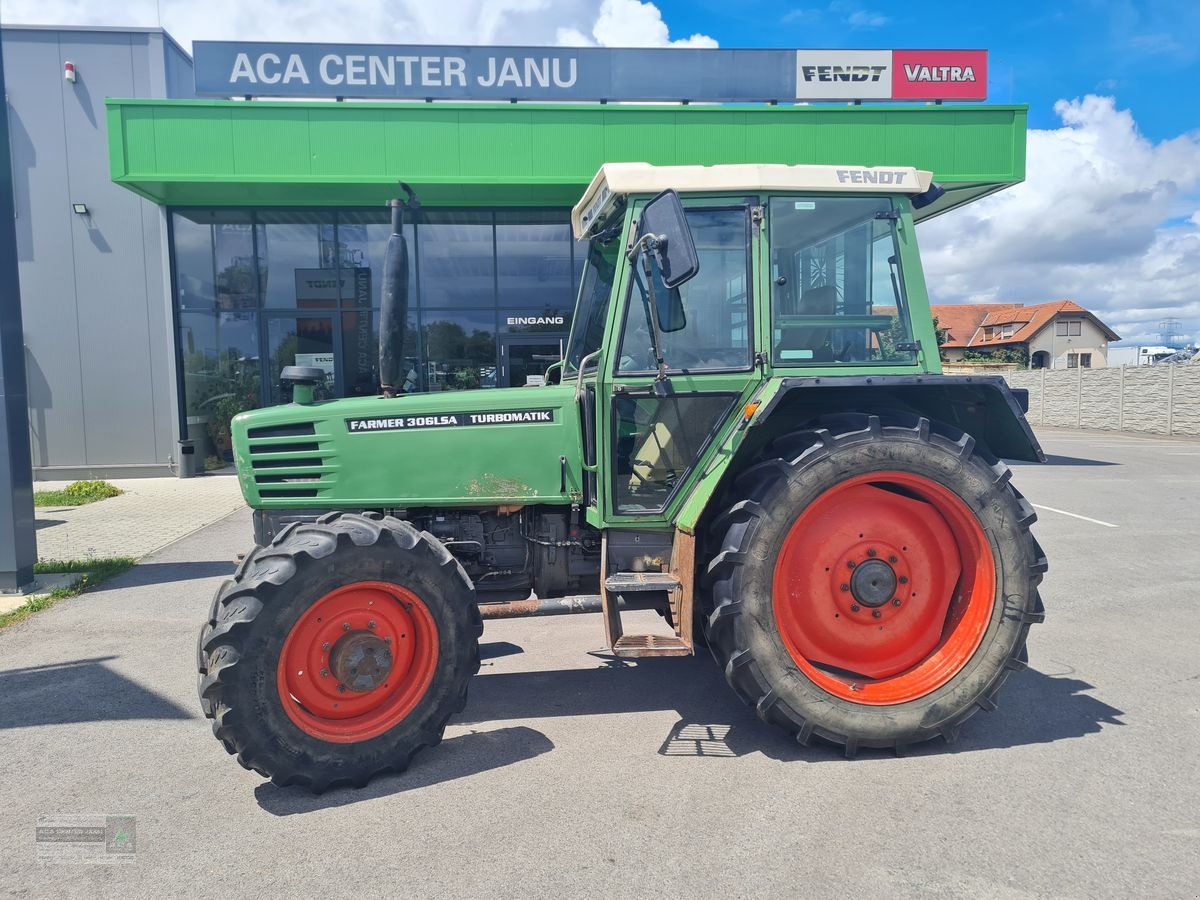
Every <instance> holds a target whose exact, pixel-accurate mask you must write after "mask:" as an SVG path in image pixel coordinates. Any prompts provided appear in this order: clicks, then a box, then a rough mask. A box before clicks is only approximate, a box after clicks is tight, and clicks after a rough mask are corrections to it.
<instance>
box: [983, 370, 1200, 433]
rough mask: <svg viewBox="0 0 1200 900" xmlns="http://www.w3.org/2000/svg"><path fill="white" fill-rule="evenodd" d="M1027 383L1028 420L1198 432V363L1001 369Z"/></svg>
mask: <svg viewBox="0 0 1200 900" xmlns="http://www.w3.org/2000/svg"><path fill="white" fill-rule="evenodd" d="M1005 378H1006V379H1007V380H1008V383H1009V385H1011V386H1012V387H1015V388H1028V389H1029V422H1030V424H1032V425H1033V426H1034V427H1037V426H1038V425H1049V426H1057V427H1059V428H1094V429H1098V430H1102V431H1136V432H1142V433H1144V434H1167V435H1183V436H1191V437H1200V365H1185V366H1121V367H1119V368H1108V369H1035V370H1033V371H1024V372H1011V373H1008V374H1006V375H1005Z"/></svg>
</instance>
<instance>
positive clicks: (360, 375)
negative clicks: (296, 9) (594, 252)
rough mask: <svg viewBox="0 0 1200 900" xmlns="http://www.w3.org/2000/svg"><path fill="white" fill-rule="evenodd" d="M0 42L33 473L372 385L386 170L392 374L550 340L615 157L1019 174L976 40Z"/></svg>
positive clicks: (158, 469)
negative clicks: (816, 47)
mask: <svg viewBox="0 0 1200 900" xmlns="http://www.w3.org/2000/svg"><path fill="white" fill-rule="evenodd" d="M2 39H3V55H4V72H5V77H6V81H7V90H8V98H7V99H8V108H7V113H8V117H9V127H10V134H11V142H12V150H13V179H14V191H15V197H16V203H17V234H18V255H19V268H20V278H21V291H22V312H23V317H24V327H25V336H26V340H25V344H26V368H27V374H28V379H29V406H30V410H29V412H30V427H31V432H32V443H33V460H34V466H35V471H36V473H37V475H38V477H42V478H62V477H72V478H73V477H80V476H83V475H99V476H111V475H120V474H166V473H168V472H171V471H176V470H177V468H178V464H179V459H180V449H181V446H188V445H187V444H183V443H181V442H191V445H190V446H191V447H193V448H194V449H195V454H194V455H195V456H197V457H198V458H200V459H207V460H208V461H209V464H210V465H218V464H220V462H221V461H223V460H224V459H225V458H227V453H228V450H229V444H228V422H229V419H230V418H231V417H232V416H233V415H235V414H236V413H237V412H239V411H241V410H244V409H249V408H252V407H256V406H262V405H267V404H272V403H280V402H286V401H287V400H288V399H289V398H288V396H287V395H286V394H285V392H284V390H283V388H282V387H281V385H280V382H279V374H280V370H281V369H282V367H284V366H287V365H295V364H300V365H311V366H318V367H320V368H323V369H324V370H325V371H326V374H327V383H326V386H325V388H324V391H325V395H326V396H351V395H357V394H372V393H375V392H376V391H377V388H378V380H377V359H376V357H377V344H378V334H377V327H378V308H379V303H380V286H381V281H382V267H383V258H384V250H385V247H386V244H387V239H388V235H389V233H390V225H389V224H388V222H389V219H388V214H387V211H386V209H385V206H384V204H385V203H386V201H387V200H388V199H389V198H391V197H395V196H398V195H399V193H400V191H399V188H398V186H397V182H400V181H403V182H406V183H407V184H408V185H410V186H411V187H412V189H413V190H414V191H415V192H416V194H417V196H418V197H419V200H420V204H421V206H420V209H419V210H418V211H416V212H415V213H414V214H412V215H410V216H409V221H408V223H407V224H406V229H407V236H408V245H409V250H410V266H409V276H410V303H409V322H408V328H407V332H406V335H407V337H406V346H405V348H404V356H405V358H406V360H407V365H406V368H407V380H406V384H405V390H408V391H442V390H461V389H467V388H476V387H495V386H510V385H511V386H516V385H524V384H530V383H536V381H537V379H538V377H539V375H540V373H541V372H542V371H543V370H544V369H545V367H546V365H547V364H548V363H550V362H551V361H553V360H556V359H558V357H559V353H560V352H561V347H562V344H563V342H564V341H565V339H566V336H567V332H568V330H569V328H570V324H571V310H572V307H573V305H574V300H575V289H576V283H577V280H578V276H579V273H580V271H581V268H582V264H583V257H584V253H585V250H586V248H585V247H584V246H583V245H580V244H577V243H576V242H575V241H573V240H572V237H571V231H570V226H569V210H570V207H571V206H572V205H573V204H574V203H575V201H576V200H578V198H579V197H580V195H581V194H582V192H583V189H584V188H585V187H586V185H587V184H588V182H589V181H590V180H591V178H592V177H593V175H594V174H595V173H596V170H597V169H598V167H599V166H600V164H601V163H603V162H613V161H627V160H629V161H645V162H650V163H656V164H664V165H668V164H717V163H738V162H767V163H791V164H795V163H828V164H833V163H852V164H855V165H866V166H878V165H898V166H899V165H904V166H916V167H918V168H922V169H929V170H932V171H933V172H934V177H935V180H936V181H937V182H938V183H939V184H941V185H942V186H943V187H944V188H945V189H946V194H945V196H944V197H943V198H942V199H941V200H939V201H937V203H935V204H934V205H933V206H931V207H928V208H926V209H924V210H921V211H920V215H921V217H928V216H930V215H936V214H937V213H940V212H943V211H945V210H946V209H950V208H952V207H954V206H957V205H961V204H963V203H966V202H969V201H971V200H973V199H976V198H978V197H981V196H984V195H986V194H988V193H991V192H993V191H996V190H999V189H1000V188H1002V187H1004V186H1006V185H1010V184H1013V183H1015V182H1018V181H1020V180H1021V179H1022V178H1023V177H1024V169H1025V117H1026V111H1025V108H1024V107H1023V106H1008V105H995V104H984V103H978V102H964V101H978V100H980V99H982V98H983V96H984V93H985V91H984V85H985V83H986V54H984V53H983V52H982V51H796V50H788V51H781V50H772V51H710V50H607V49H600V48H584V49H574V48H547V49H536V50H534V49H529V48H525V49H519V48H480V47H471V48H447V47H433V48H413V47H377V46H370V45H353V46H344V47H319V46H317V45H274V44H227V43H217V42H212V43H204V42H197V44H196V45H195V48H194V52H195V59H194V60H193V58H192V57H191V56H190V55H189V54H188V53H186V52H185V51H184V50H183V49H182V48H181V47H180V46H179V45H178V44H177V43H176V42H175V41H174V40H172V38H171V37H170V36H169V35H168V34H166V33H165V32H163V31H162V30H158V29H151V30H146V29H143V30H138V29H121V30H115V29H95V28H79V29H68V28H38V27H19V26H6V27H5V28H4V30H3V34H2ZM712 54H716V56H714V55H712ZM922 54H924V56H922ZM967 74H969V75H970V76H971V77H970V79H967V78H966V75H967ZM648 91H649V93H647V92H648ZM272 98H273V99H272ZM904 100H909V101H913V102H908V103H904V102H886V101H904ZM943 100H945V101H946V102H945V103H942V102H941V101H943ZM339 101H341V102H339ZM622 101H637V102H622ZM799 101H829V102H811V103H809V102H799ZM831 263H832V264H831V265H830V266H829V267H828V268H827V269H826V270H824V271H826V272H827V274H826V275H825V276H823V277H829V278H836V277H837V275H836V274H835V273H836V272H837V271H838V269H837V266H836V261H831Z"/></svg>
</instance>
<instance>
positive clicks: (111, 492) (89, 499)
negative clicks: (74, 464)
mask: <svg viewBox="0 0 1200 900" xmlns="http://www.w3.org/2000/svg"><path fill="white" fill-rule="evenodd" d="M121 493H124V492H123V491H122V490H121V489H120V488H119V487H117V486H116V485H112V484H109V483H108V482H107V481H74V482H72V483H71V484H68V485H67V486H66V487H65V488H63V489H62V490H61V491H34V492H33V505H34V506H83V505H84V504H85V503H95V502H96V501H97V500H106V499H108V498H109V497H116V496H117V495H118V494H121Z"/></svg>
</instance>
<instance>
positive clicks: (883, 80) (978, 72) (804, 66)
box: [796, 50, 987, 100]
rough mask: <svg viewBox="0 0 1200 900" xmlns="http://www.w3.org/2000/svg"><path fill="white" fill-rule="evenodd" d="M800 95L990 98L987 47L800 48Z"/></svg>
mask: <svg viewBox="0 0 1200 900" xmlns="http://www.w3.org/2000/svg"><path fill="white" fill-rule="evenodd" d="M796 96H797V97H808V98H810V99H814V100H816V99H820V100H834V99H838V100H843V99H844V100H985V99H987V51H986V50H797V51H796Z"/></svg>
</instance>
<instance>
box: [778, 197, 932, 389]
mask: <svg viewBox="0 0 1200 900" xmlns="http://www.w3.org/2000/svg"><path fill="white" fill-rule="evenodd" d="M896 216H897V212H895V211H894V210H893V206H892V201H891V200H890V199H889V198H887V197H818V196H814V197H796V196H790V197H772V198H771V200H770V205H769V209H768V216H767V218H768V226H769V229H770V231H769V237H770V243H771V315H772V323H771V324H772V339H771V347H772V358H773V361H774V363H775V365H778V366H809V365H824V366H829V365H837V364H839V363H855V364H862V363H887V364H891V365H897V364H901V365H902V364H905V363H912V362H915V361H916V353H915V352H914V351H913V350H912V349H900V348H902V347H904V345H905V344H908V343H911V341H912V327H911V324H910V322H909V316H908V307H907V303H906V298H905V294H904V278H903V274H902V272H901V270H900V254H899V249H898V247H897V244H896Z"/></svg>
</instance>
